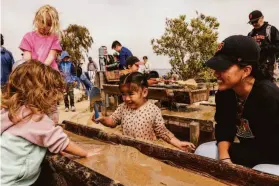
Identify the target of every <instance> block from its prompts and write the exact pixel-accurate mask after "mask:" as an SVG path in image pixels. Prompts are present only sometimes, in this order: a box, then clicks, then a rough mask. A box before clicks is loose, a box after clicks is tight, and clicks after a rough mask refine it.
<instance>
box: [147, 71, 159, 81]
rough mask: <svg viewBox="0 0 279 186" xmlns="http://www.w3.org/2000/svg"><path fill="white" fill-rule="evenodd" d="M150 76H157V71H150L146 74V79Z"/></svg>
mask: <svg viewBox="0 0 279 186" xmlns="http://www.w3.org/2000/svg"><path fill="white" fill-rule="evenodd" d="M150 78H159V73H158V72H157V71H150V72H149V74H148V75H147V79H150Z"/></svg>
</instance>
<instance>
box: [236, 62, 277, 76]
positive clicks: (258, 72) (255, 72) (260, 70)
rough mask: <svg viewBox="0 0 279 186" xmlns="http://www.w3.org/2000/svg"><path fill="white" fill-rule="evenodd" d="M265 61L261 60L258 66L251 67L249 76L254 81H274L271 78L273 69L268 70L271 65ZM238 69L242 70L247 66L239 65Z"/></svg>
mask: <svg viewBox="0 0 279 186" xmlns="http://www.w3.org/2000/svg"><path fill="white" fill-rule="evenodd" d="M266 61H267V59H265V60H264V59H261V61H260V62H259V63H258V64H254V65H252V72H251V74H250V75H251V76H253V77H254V78H255V79H256V80H270V81H274V80H275V79H274V77H273V68H270V65H271V64H267V63H266ZM239 66H240V68H243V67H245V66H247V65H239Z"/></svg>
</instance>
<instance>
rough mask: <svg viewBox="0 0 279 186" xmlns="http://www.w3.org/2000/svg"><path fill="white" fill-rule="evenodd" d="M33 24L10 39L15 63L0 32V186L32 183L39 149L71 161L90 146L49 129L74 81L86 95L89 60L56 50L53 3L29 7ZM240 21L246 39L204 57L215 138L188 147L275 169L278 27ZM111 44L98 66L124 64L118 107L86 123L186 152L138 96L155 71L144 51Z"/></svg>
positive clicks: (69, 104)
mask: <svg viewBox="0 0 279 186" xmlns="http://www.w3.org/2000/svg"><path fill="white" fill-rule="evenodd" d="M33 23H34V27H35V30H34V31H31V32H28V33H27V34H25V35H24V37H23V39H22V41H21V43H20V45H19V48H20V49H21V50H22V52H23V59H24V60H20V64H17V65H16V64H15V62H14V59H13V56H12V54H11V52H9V51H8V50H7V49H5V48H4V47H3V45H4V37H3V36H2V35H1V91H2V99H1V123H2V125H1V159H2V165H1V184H2V185H15V184H17V185H34V184H36V180H37V178H38V176H39V174H40V166H41V163H42V161H43V158H44V156H45V154H46V152H47V150H49V151H50V152H53V153H63V152H67V153H71V154H73V155H77V156H81V157H90V156H92V155H94V154H96V153H98V152H99V149H92V150H91V151H86V150H84V149H82V148H80V147H79V146H78V145H76V144H75V143H73V142H71V141H70V140H69V138H68V137H67V135H66V134H65V133H64V131H63V129H62V128H61V127H60V126H56V125H55V124H56V123H57V122H58V116H59V113H58V110H57V102H59V101H60V100H61V99H63V98H64V103H65V111H69V110H71V111H75V110H76V109H75V102H74V93H73V91H74V87H76V86H84V87H85V89H86V91H87V94H89V91H90V89H91V88H92V87H93V86H94V84H93V81H92V80H94V76H95V73H96V71H97V69H98V67H97V64H96V63H95V62H94V61H93V60H92V58H91V57H89V63H88V67H87V72H83V71H82V69H81V67H80V66H79V65H78V66H76V67H75V65H74V64H73V62H72V61H71V56H70V55H69V53H68V52H67V51H63V49H62V48H61V45H60V41H59V37H58V35H57V33H58V32H59V29H60V27H59V14H58V12H57V10H56V9H55V8H54V7H52V6H49V5H45V6H43V7H41V8H39V10H38V11H37V12H36V14H35V18H34V21H33ZM249 23H250V24H251V25H252V26H253V27H254V28H253V30H252V31H251V32H250V33H249V34H248V36H241V35H237V36H230V37H228V38H226V39H225V40H224V41H223V42H221V43H220V45H219V46H218V50H217V52H216V54H215V56H213V57H212V58H211V59H209V60H208V61H207V62H206V65H207V66H208V67H209V68H212V69H213V70H214V71H215V76H216V78H217V81H218V87H219V90H218V92H217V94H216V114H215V120H216V122H217V124H216V129H215V135H216V141H215V142H209V143H205V144H202V145H200V146H199V147H198V148H197V149H196V152H195V153H196V154H198V155H201V156H206V157H209V158H214V159H217V160H220V161H224V162H227V163H234V164H240V165H244V166H247V167H251V168H254V169H257V170H261V171H264V172H268V173H272V174H276V175H279V88H278V87H277V86H276V84H275V83H274V81H273V80H274V78H273V75H274V74H273V72H274V64H275V61H276V54H278V53H279V32H278V30H277V29H276V28H275V27H274V26H271V25H270V24H268V23H267V22H264V16H263V14H262V13H261V12H260V11H253V12H252V13H250V14H249ZM112 49H114V50H115V51H116V52H117V53H118V54H113V56H112V57H109V56H108V55H107V57H106V60H107V61H111V62H110V63H107V66H106V68H114V67H115V66H116V67H117V68H118V69H120V70H124V69H129V72H128V73H127V74H125V75H123V76H122V77H121V78H120V83H119V89H120V92H121V94H122V99H123V103H122V104H120V105H119V106H118V108H117V109H116V111H115V112H114V113H113V114H112V115H111V116H108V117H104V116H101V117H99V118H93V120H95V121H98V122H100V123H101V124H103V125H106V126H109V127H115V126H116V125H118V124H120V125H121V126H122V129H123V134H124V135H127V136H130V137H133V138H140V139H144V140H150V141H153V140H157V139H158V138H162V139H163V140H165V141H166V142H168V143H170V144H172V145H174V146H176V147H177V148H179V149H181V150H183V151H189V150H194V149H195V146H194V145H193V144H192V143H190V142H186V141H180V140H179V139H177V138H176V137H175V136H174V134H172V133H171V132H170V131H169V130H168V129H167V128H166V127H165V124H164V120H163V118H162V114H161V111H160V109H159V108H158V107H157V106H155V105H154V104H153V103H151V102H149V101H148V99H147V96H148V86H150V85H152V84H153V83H154V79H156V77H157V76H158V73H157V72H156V71H152V70H151V67H150V64H149V62H148V57H147V56H144V57H143V61H141V60H139V59H138V58H137V57H135V56H133V54H132V52H131V51H130V50H129V49H127V48H126V47H123V46H122V45H121V43H120V42H119V41H114V42H113V43H112ZM57 56H60V57H59V58H60V62H59V63H57V61H58V60H57ZM14 65H16V67H15V68H13V66H14ZM68 98H70V101H69V99H68ZM235 137H237V138H238V140H239V141H238V142H236V140H235Z"/></svg>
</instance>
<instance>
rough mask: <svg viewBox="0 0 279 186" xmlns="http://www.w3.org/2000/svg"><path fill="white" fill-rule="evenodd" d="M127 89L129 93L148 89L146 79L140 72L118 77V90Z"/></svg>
mask: <svg viewBox="0 0 279 186" xmlns="http://www.w3.org/2000/svg"><path fill="white" fill-rule="evenodd" d="M124 86H125V87H127V86H128V89H129V91H138V90H139V88H142V89H143V88H148V83H147V78H146V76H144V75H143V74H142V73H140V72H132V73H129V74H126V75H124V76H121V77H120V83H119V89H120V90H121V89H122V88H123V87H124Z"/></svg>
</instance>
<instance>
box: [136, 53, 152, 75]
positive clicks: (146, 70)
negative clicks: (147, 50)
mask: <svg viewBox="0 0 279 186" xmlns="http://www.w3.org/2000/svg"><path fill="white" fill-rule="evenodd" d="M142 59H143V61H144V64H143V65H141V66H140V70H139V72H141V73H144V74H148V73H149V72H150V71H151V65H150V63H149V62H148V58H147V56H143V58H142Z"/></svg>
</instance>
